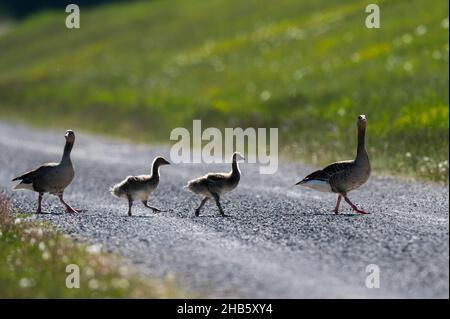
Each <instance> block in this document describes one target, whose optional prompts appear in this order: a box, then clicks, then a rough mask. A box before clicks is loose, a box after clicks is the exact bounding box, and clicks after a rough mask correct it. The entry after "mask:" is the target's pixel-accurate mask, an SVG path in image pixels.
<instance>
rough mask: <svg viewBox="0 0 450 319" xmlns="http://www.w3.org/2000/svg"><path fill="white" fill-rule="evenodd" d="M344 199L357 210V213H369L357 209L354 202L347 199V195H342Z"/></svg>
mask: <svg viewBox="0 0 450 319" xmlns="http://www.w3.org/2000/svg"><path fill="white" fill-rule="evenodd" d="M344 199H345V201H346V202H347V203H348V204H349V205H350V206H351V207H352V209H353V210H354V211H355V212H357V213H358V214H369V213H368V212H365V211H363V210H360V209H358V207H356V205H355V204H353V203H352V202H351V201H350V199H348V197H347V196H345V197H344Z"/></svg>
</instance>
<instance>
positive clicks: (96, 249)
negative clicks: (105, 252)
mask: <svg viewBox="0 0 450 319" xmlns="http://www.w3.org/2000/svg"><path fill="white" fill-rule="evenodd" d="M102 247H103V245H102V244H94V245H90V246H88V247H86V252H87V253H89V254H99V253H101V251H102Z"/></svg>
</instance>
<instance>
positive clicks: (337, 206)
mask: <svg viewBox="0 0 450 319" xmlns="http://www.w3.org/2000/svg"><path fill="white" fill-rule="evenodd" d="M341 200H342V195H339V196H338V199H337V202H336V207H335V208H334V210H333V212H334V213H335V214H339V205H340V204H341Z"/></svg>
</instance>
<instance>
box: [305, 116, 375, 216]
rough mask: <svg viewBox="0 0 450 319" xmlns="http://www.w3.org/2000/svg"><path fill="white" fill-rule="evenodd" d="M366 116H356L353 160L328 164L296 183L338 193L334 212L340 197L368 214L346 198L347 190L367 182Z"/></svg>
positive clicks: (352, 206) (357, 210) (337, 207)
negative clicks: (355, 141) (354, 155)
mask: <svg viewBox="0 0 450 319" xmlns="http://www.w3.org/2000/svg"><path fill="white" fill-rule="evenodd" d="M366 122H367V120H366V116H365V115H359V116H358V122H357V124H358V125H357V126H358V148H357V151H356V158H355V159H354V160H348V161H340V162H336V163H333V164H330V165H328V166H327V167H325V168H324V169H321V170H318V171H315V172H313V173H311V174H309V175H308V176H306V177H305V178H304V179H302V180H301V181H300V182H298V183H297V184H296V185H301V186H305V187H308V188H312V189H314V190H318V191H321V192H333V193H337V194H338V198H337V202H336V207H335V208H334V210H333V211H334V213H335V214H338V213H339V205H340V203H341V200H342V198H344V200H345V201H346V202H347V203H348V204H349V205H350V207H351V208H352V209H353V210H354V211H355V212H357V213H359V214H368V213H367V212H365V211H363V210H361V209H359V208H358V207H356V205H355V204H353V203H352V202H351V201H350V199H349V198H348V196H347V194H348V192H350V191H352V190H354V189H356V188H358V187H360V186H361V185H362V184H364V183H365V182H367V180H368V179H369V176H370V160H369V156H368V154H367V151H366V146H365V134H366Z"/></svg>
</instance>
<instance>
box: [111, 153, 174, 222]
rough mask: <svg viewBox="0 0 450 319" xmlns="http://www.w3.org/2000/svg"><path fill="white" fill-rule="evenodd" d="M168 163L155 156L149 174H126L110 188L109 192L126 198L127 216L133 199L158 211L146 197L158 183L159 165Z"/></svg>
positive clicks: (129, 213) (129, 214)
mask: <svg viewBox="0 0 450 319" xmlns="http://www.w3.org/2000/svg"><path fill="white" fill-rule="evenodd" d="M169 164H170V163H169V162H168V161H167V160H166V159H164V158H163V157H161V156H158V157H156V158H155V159H154V160H153V164H152V174H151V175H139V176H128V177H127V178H125V179H124V180H123V181H121V182H120V183H118V184H116V185H114V186H113V187H112V188H111V193H112V194H113V195H114V196H116V197H119V198H125V199H127V200H128V216H131V207H132V206H133V202H134V201H135V200H140V201H141V202H142V204H144V206H145V207H147V208H150V209H151V210H153V212H159V211H161V210H159V209H158V208H155V207H152V206H149V205H148V203H147V199H148V197H149V196H150V194H151V193H152V192H153V191H154V190H155V189H156V187H158V184H159V167H160V166H161V165H169Z"/></svg>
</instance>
